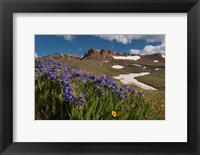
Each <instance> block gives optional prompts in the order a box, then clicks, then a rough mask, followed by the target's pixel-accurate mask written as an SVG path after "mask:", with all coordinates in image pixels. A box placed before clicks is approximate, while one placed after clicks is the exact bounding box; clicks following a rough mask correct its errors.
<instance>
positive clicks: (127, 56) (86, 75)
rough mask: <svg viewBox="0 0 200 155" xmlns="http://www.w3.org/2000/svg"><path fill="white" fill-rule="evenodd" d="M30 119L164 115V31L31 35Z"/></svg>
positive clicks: (156, 118) (136, 117)
mask: <svg viewBox="0 0 200 155" xmlns="http://www.w3.org/2000/svg"><path fill="white" fill-rule="evenodd" d="M35 120H165V35H164V34H155V35H153V34H151V35H149V34H146V35H145V34H142V35H139V34H101V35H99V34H95V35H35Z"/></svg>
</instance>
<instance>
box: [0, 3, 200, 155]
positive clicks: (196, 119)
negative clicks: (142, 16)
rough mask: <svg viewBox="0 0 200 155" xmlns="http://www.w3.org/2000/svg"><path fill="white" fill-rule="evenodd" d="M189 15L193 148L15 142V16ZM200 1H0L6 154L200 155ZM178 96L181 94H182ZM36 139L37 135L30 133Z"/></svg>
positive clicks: (1, 125) (0, 146) (0, 104)
mask: <svg viewBox="0 0 200 155" xmlns="http://www.w3.org/2000/svg"><path fill="white" fill-rule="evenodd" d="M49 12H51V13H64V12H65V13H66V12H79V13H81V12H88V13H94V12H109V13H125V12H126V13H128V12H136V13H139V12H141V13H143V12H144V13H187V15H188V16H187V21H188V23H187V26H188V29H187V36H188V38H187V43H188V48H187V54H188V59H187V60H188V64H187V69H188V75H187V79H188V82H187V86H188V101H187V103H188V119H187V121H188V142H187V143H120V142H118V143H54V142H51V143H41V142H40V143H32V142H29V143H16V142H13V128H12V127H13V105H12V104H13V13H49ZM199 37H200V2H199V0H115V1H114V0H93V1H92V0H84V1H81V0H0V152H1V154H16V155H19V154H23V155H24V154H99V155H100V154H119V155H120V154H121V155H122V154H134V155H139V154H140V155H143V154H144V155H145V154H163V155H165V154H166V155H167V154H174V155H175V154H181V155H189V154H190V155H197V154H200V103H199V101H200V100H199V99H200V95H198V94H199V92H200V91H199V89H200V81H199V78H200V54H199V52H200V51H199V50H200V42H199ZM177 93H178V92H177ZM30 134H31V133H30Z"/></svg>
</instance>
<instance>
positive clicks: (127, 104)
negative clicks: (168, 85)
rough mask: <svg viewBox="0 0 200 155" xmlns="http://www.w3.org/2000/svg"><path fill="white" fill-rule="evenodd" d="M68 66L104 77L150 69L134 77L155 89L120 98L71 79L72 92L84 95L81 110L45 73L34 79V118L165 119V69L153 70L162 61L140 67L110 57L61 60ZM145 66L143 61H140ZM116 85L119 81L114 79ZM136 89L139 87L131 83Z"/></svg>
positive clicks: (92, 85)
mask: <svg viewBox="0 0 200 155" xmlns="http://www.w3.org/2000/svg"><path fill="white" fill-rule="evenodd" d="M61 62H64V63H66V64H68V65H71V66H77V67H78V68H79V69H80V70H81V71H84V72H87V73H93V74H96V75H98V76H99V75H102V73H103V74H105V75H106V76H109V77H112V76H118V75H119V74H127V73H131V72H142V71H143V72H145V71H148V70H149V69H151V70H152V71H151V74H149V75H145V76H142V77H137V78H136V79H137V80H138V81H140V82H143V83H145V84H147V85H150V86H152V87H155V88H157V89H158V91H148V90H143V91H144V93H145V94H144V96H139V95H138V94H137V93H136V94H135V95H134V96H131V95H130V94H129V96H128V98H127V100H126V101H122V100H121V99H120V98H119V97H118V96H116V95H115V94H114V93H113V92H112V91H110V90H109V89H103V90H102V92H103V94H104V95H102V92H96V88H95V86H94V84H93V83H91V82H88V83H86V85H83V84H82V83H80V81H76V80H74V81H73V84H74V86H78V88H77V89H73V91H74V93H75V94H77V95H78V94H80V92H84V93H85V94H86V96H87V97H86V98H85V102H86V103H85V105H84V106H83V108H82V109H81V110H79V109H78V104H76V103H73V102H68V101H65V100H64V98H63V96H64V92H63V88H62V86H61V85H60V83H59V82H58V81H50V80H48V79H47V78H46V77H45V76H44V77H42V80H36V83H35V84H36V85H35V88H36V90H35V91H36V96H35V98H36V111H35V118H36V119H39V120H40V119H44V120H49V119H50V120H60V119H68V120H164V119H165V91H164V88H165V72H164V70H162V71H155V70H154V69H155V68H162V67H163V63H160V64H158V63H157V64H156V63H149V64H145V66H146V67H147V68H146V69H142V67H136V66H132V65H131V64H136V63H135V62H133V61H127V62H124V61H117V60H113V61H110V62H108V63H103V62H101V61H98V60H81V61H80V60H67V61H66V59H63V60H62V59H61ZM119 62H120V65H123V66H125V69H123V70H116V69H113V68H112V66H113V65H115V64H119ZM143 65H144V64H143ZM116 81H117V82H118V84H119V85H122V83H121V82H120V81H119V80H116ZM131 87H133V88H134V89H135V90H136V91H139V90H141V88H138V87H135V86H133V85H132V86H131ZM112 111H116V112H117V116H116V117H113V116H112V115H111V113H112Z"/></svg>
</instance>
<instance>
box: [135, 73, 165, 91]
mask: <svg viewBox="0 0 200 155" xmlns="http://www.w3.org/2000/svg"><path fill="white" fill-rule="evenodd" d="M136 79H137V80H138V81H140V82H142V83H145V84H147V85H150V86H152V87H154V88H157V89H158V90H164V89H165V73H164V71H157V72H153V73H151V74H149V75H145V76H139V77H136Z"/></svg>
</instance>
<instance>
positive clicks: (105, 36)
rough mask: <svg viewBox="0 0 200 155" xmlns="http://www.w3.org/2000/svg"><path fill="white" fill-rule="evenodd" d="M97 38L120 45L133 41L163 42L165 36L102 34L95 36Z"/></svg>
mask: <svg viewBox="0 0 200 155" xmlns="http://www.w3.org/2000/svg"><path fill="white" fill-rule="evenodd" d="M96 36H97V37H100V38H101V39H105V40H108V41H114V40H115V41H116V42H119V43H122V44H128V43H131V42H132V41H133V40H138V39H142V40H145V41H146V42H158V41H160V42H162V43H164V42H165V35H138V34H127V35H122V34H103V35H96Z"/></svg>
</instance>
